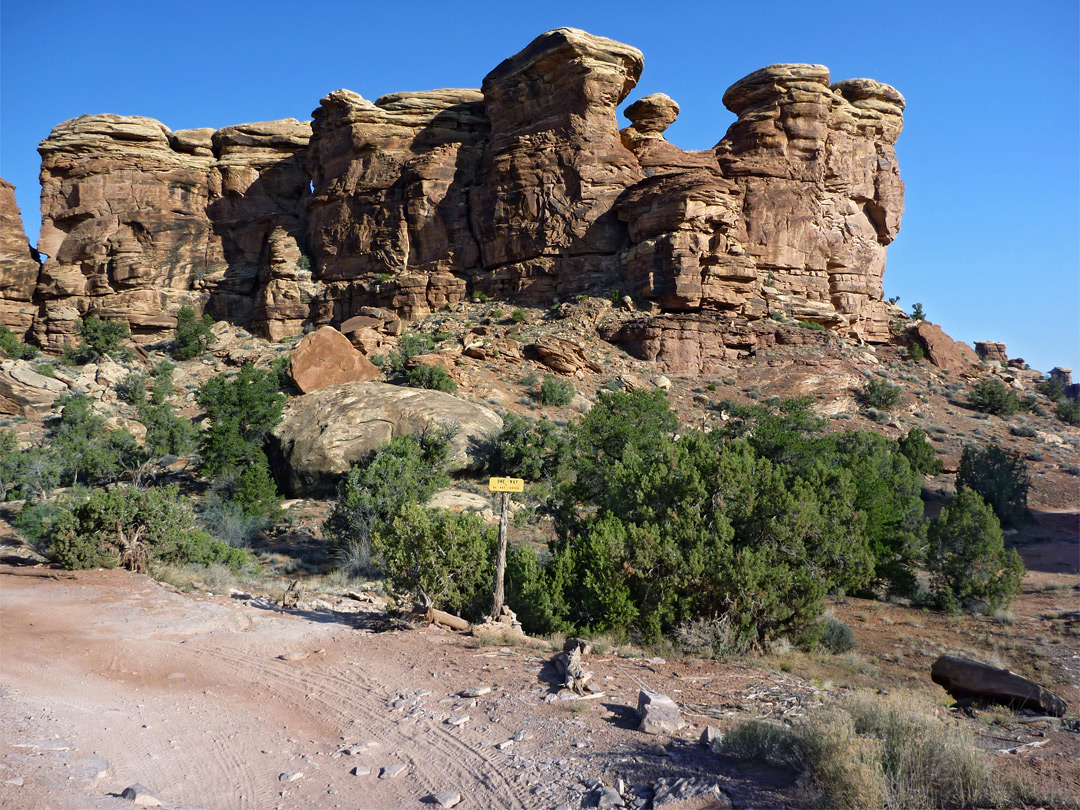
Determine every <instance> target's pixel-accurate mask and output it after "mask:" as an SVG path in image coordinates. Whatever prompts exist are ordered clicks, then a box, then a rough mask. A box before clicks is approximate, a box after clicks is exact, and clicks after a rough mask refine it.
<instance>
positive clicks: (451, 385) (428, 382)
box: [405, 364, 457, 394]
mask: <svg viewBox="0 0 1080 810" xmlns="http://www.w3.org/2000/svg"><path fill="white" fill-rule="evenodd" d="M405 384H406V385H408V386H410V387H412V388H428V389H431V390H433V391H443V392H444V393H447V394H453V393H454V392H455V391H457V383H456V382H454V378H453V377H451V376H450V374H449V373H448V372H447V370H446V369H445V368H443V367H442V366H429V365H426V364H425V365H420V366H417V367H416V368H412V369H409V370H408V371H407V372H406V373H405Z"/></svg>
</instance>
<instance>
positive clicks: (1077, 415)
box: [1054, 397, 1080, 426]
mask: <svg viewBox="0 0 1080 810" xmlns="http://www.w3.org/2000/svg"><path fill="white" fill-rule="evenodd" d="M1054 414H1055V415H1056V416H1057V418H1058V419H1060V420H1061V421H1062V422H1064V423H1065V424H1066V425H1073V426H1077V425H1080V403H1078V402H1077V401H1076V400H1075V399H1067V398H1065V397H1062V398H1061V399H1059V400H1058V403H1057V406H1056V407H1055V408H1054Z"/></svg>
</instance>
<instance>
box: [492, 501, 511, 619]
mask: <svg viewBox="0 0 1080 810" xmlns="http://www.w3.org/2000/svg"><path fill="white" fill-rule="evenodd" d="M509 504H510V493H509V492H504V493H503V494H502V514H501V515H500V516H499V552H498V554H497V555H496V557H495V598H494V600H493V604H492V607H491V620H492V621H496V620H497V619H498V618H499V614H500V613H501V612H502V607H503V598H504V592H503V579H504V578H505V575H506V510H507V508H508V506H509Z"/></svg>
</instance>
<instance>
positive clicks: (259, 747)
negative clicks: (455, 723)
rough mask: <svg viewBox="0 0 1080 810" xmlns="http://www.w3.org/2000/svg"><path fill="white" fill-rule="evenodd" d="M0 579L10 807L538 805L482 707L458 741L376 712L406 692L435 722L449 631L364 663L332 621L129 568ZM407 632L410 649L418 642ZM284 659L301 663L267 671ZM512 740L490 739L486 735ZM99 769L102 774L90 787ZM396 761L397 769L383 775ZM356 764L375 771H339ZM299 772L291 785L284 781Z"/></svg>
mask: <svg viewBox="0 0 1080 810" xmlns="http://www.w3.org/2000/svg"><path fill="white" fill-rule="evenodd" d="M5 580H7V581H5V582H3V630H2V635H0V689H2V698H0V705H2V707H3V719H2V721H0V723H2V728H3V743H2V748H3V755H4V756H5V760H6V761H5V773H4V774H3V777H4V779H5V780H6V779H8V778H9V777H10V773H7V772H9V771H15V770H19V768H18V767H9V766H12V765H15V766H19V765H21V766H22V770H23V771H24V772H25V771H26V770H27V769H28V768H29V770H30V771H36V772H37V773H36V775H35V773H24V774H23V775H22V779H23V784H22V785H21V786H16V785H11V784H3V785H0V789H2V790H3V793H2V796H0V802H2V805H3V806H4V807H11V808H16V807H25V808H42V807H48V806H55V807H68V806H70V807H77V806H79V807H85V806H87V802H86V799H87V798H88V797H90V796H97V797H99V798H101V797H103V796H105V794H108V793H110V792H113V793H117V792H119V791H121V790H122V789H123V788H125V787H126V786H128V785H130V784H132V783H135V782H139V783H142V784H144V785H146V786H147V787H149V788H150V789H151V790H152V791H153V792H154V793H155V794H156V795H157V796H159V797H160V798H161V799H163V800H165V801H168V802H170V803H173V804H176V805H181V806H184V805H187V806H201V807H206V808H260V809H261V808H272V807H281V808H288V807H364V808H390V807H411V806H418V801H419V799H420V798H422V797H423V796H425V795H427V794H430V793H433V792H438V791H441V790H446V789H457V790H462V789H463V788H464V789H466V790H468V791H469V792H472V793H473V794H474V795H479V794H480V793H483V794H484V797H485V798H484V803H483V804H482V805H475V804H474V806H488V807H507V808H532V807H541V806H548V804H547V802H546V801H545V802H541V801H540V800H538V799H537V797H535V796H532V795H530V793H529V791H528V790H527V788H526V787H525V786H524V785H522V784H513V783H512V782H511V781H510V779H509V778H507V776H505V775H504V774H505V772H506V769H505V768H503V767H500V766H501V765H503V764H504V763H503V762H502V761H503V760H505V759H506V756H505V755H504V754H502V753H500V752H499V751H497V750H495V749H494V748H493V747H491V748H489V747H486V746H484V745H483V742H484V740H485V739H486V738H487V737H490V734H488V735H485V734H484V733H483V732H482V731H481V729H482V728H484V726H487V725H490V723H489V722H482V721H486V720H487V718H485V717H484V716H483V715H482V714H481V712H482V711H483V708H482V707H478V708H476V709H471V712H472V718H471V722H470V723H469V724H468V725H466V726H465V727H452V726H450V725H447V724H446V723H445V722H440V721H439V715H440V712H437V711H436V712H435V713H423V714H422V715H418V716H416V717H415V718H414V719H411V720H410V719H407V717H408V716H407V715H406V714H405V713H404V711H402V710H399V709H392V708H390V707H389V706H388V701H392V700H393V699H394V698H395V697H396V695H397V694H398V692H399V690H401V689H402V687H403V686H407V687H408V688H409V689H413V688H415V689H416V690H421V689H424V688H426V689H430V690H431V692H432V695H431V696H428V697H426V701H427V702H430V703H431V704H432V706H433V707H434V708H435V709H440V708H442V707H441V706H440V704H439V703H438V702H437V701H438V700H439V699H445V698H446V696H447V689H446V687H444V686H443V685H442V684H443V683H447V682H451V681H452V682H453V683H454V684H455V687H453V688H458V687H456V684H457V682H458V678H456V677H455V675H456V673H455V672H453V669H454V666H453V665H450V670H449V671H448V669H447V667H448V659H446V658H444V657H443V656H440V655H439V647H440V646H442V644H443V643H444V642H445V641H446V640H447V635H446V634H443V633H437V632H433V633H432V634H430V635H427V636H426V637H424V640H423V641H421V642H420V650H419V651H418V654H416V655H405V654H404V651H403V650H395V649H380V650H378V651H377V653H376V651H375V650H373V649H372V647H373V639H376V637H375V636H372V635H364V634H360V633H358V632H356V631H355V630H352V629H350V628H347V627H343V626H342V625H341V624H338V623H334V622H326V623H318V622H312V621H306V620H302V619H298V618H294V617H291V616H287V615H282V614H278V613H273V612H270V611H266V610H259V609H257V608H252V607H250V606H244V605H235V606H234V605H230V604H222V603H221V602H220V601H198V600H195V599H192V598H189V597H187V596H183V595H179V594H175V593H171V592H169V591H167V590H165V589H163V588H161V587H160V586H159V585H157V584H156V583H154V582H152V581H150V580H148V579H146V578H144V577H136V576H132V575H129V574H126V573H123V572H86V573H83V574H80V576H79V578H78V579H77V580H75V581H60V582H54V581H41V580H24V579H16V578H12V577H6V578H5ZM118 590H119V591H121V593H120V595H119V598H118V593H117V592H118ZM409 635H410V636H411V642H412V644H413V645H415V644H416V643H417V640H418V639H420V638H421V637H422V634H421V633H416V634H409ZM378 640H381V641H386V640H391V637H390V636H386V637H385V638H380V639H378ZM390 646H391V647H394V646H395V645H393V644H391V645H390ZM425 647H430V650H425V649H424V648H425ZM288 653H309V655H308V657H306V658H303V659H301V660H291V661H284V660H279V659H278V658H277V656H278V655H281V654H288ZM429 653H430V654H429ZM478 677H479V675H477V676H475V677H474V680H476V678H478ZM532 686H536V684H532V685H530V688H532ZM525 694H526V696H533V697H535V698H536V699H537V700H539V694H538V693H537V694H535V695H533V693H530V692H528V691H526V692H525ZM454 702H457V701H453V702H452V703H451V704H449V705H447V706H446V708H445V710H444V711H443V712H441V713H445V714H446V715H449V714H450V712H451V711H452V710H453V708H454V707H453V703H454ZM410 708H413V709H415V707H410ZM463 711H470V710H469V709H463ZM515 730H516V729H514V730H508V731H506V732H502V730H501V729H500V730H499V731H500V734H499V736H498V739H500V740H501V739H502V737H503V736H506V737H509V736H510V734H511V732H512V731H515ZM57 738H59V740H57ZM369 740H373V741H375V742H377V743H378V745H376V746H370V747H369V750H368V752H367V753H365V754H362V755H350V754H341V753H340V752H341V751H342V749H343V748H345V747H346V746H347V745H350V744H356V743H361V742H364V741H369ZM65 748H66V749H68V750H63V749H65ZM57 749H60V750H57ZM20 756H21V757H22V759H23V761H22V762H21V763H20V762H19V758H20ZM100 760H107V762H108V768H107V771H106V772H105V774H104V775H103V776H102V777H101V778H98V779H95V778H94V774H96V773H97V772H98V771H100V770H102V768H101V767H100V762H99V761H100ZM60 763H63V764H62V766H61V764H60ZM391 764H404V765H406V766H408V767H407V769H406V770H405V772H404V773H403V774H402V775H401V776H398V777H396V778H393V779H386V778H383V779H379V778H377V774H378V772H379V769H380V768H381V767H383V766H386V765H391ZM356 765H360V766H367V767H371V768H372V774H371V775H370V776H368V777H363V776H355V775H351V774H350V773H349V771H350V769H351V768H352V767H354V766H356ZM295 773H302V774H303V776H302V777H299V778H297V779H296V780H295V781H291V782H282V781H280V780H279V776H280V774H295ZM39 777H40V778H39ZM69 777H70V778H69ZM16 781H17V777H16ZM50 784H52V785H59V786H60V788H61V789H55V788H54V787H50ZM72 787H76V788H79V789H80V791H82V790H85V791H86V794H85V795H84V796H83V797H82V800H81V803H80V801H79V793H78V792H76V793H75V794H74V796H68V795H67V794H68V793H70V792H71V788H72ZM109 801H111V800H107V797H106V800H103V801H102V802H101V803H100V806H103V807H108V806H111V804H110V803H109ZM118 806H127V807H130V806H131V805H130V803H128V802H126V801H125V802H119V805H118Z"/></svg>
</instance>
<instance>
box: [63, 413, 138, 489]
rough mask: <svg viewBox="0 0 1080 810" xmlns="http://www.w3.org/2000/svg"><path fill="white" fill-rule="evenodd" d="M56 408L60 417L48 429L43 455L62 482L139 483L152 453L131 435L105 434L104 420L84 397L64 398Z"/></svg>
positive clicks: (115, 431)
mask: <svg viewBox="0 0 1080 810" xmlns="http://www.w3.org/2000/svg"><path fill="white" fill-rule="evenodd" d="M57 405H59V406H60V409H61V410H60V418H59V419H58V420H57V421H56V422H54V423H53V424H52V425H51V426H50V428H49V431H48V443H47V445H46V449H45V451H44V452H46V453H47V454H48V455H50V456H51V457H52V459H53V462H54V464H55V465H56V467H57V469H58V470H59V477H60V483H64V482H67V483H68V485H69V486H72V485H75V484H78V483H86V484H93V485H104V484H110V483H114V482H116V481H119V480H121V479H123V478H125V477H127V478H128V479H129V480H131V481H133V482H135V483H138V480H139V478H140V476H141V475H142V473H143V472H144V470H145V465H146V463H147V462H148V460H149V454H148V452H147V451H146V450H145V449H144V448H142V447H140V446H138V444H137V443H136V442H135V438H134V437H133V436H132V435H131V434H130V433H128V432H127V431H126V430H114V431H111V432H109V433H106V432H105V420H104V418H103V417H101V416H99V415H98V414H96V413H94V411H93V408H92V402H91V400H90V399H89V397H87V396H85V395H83V394H76V395H71V396H67V397H61V398H60V399H58V400H56V402H55V403H54V407H55V406H57Z"/></svg>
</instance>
